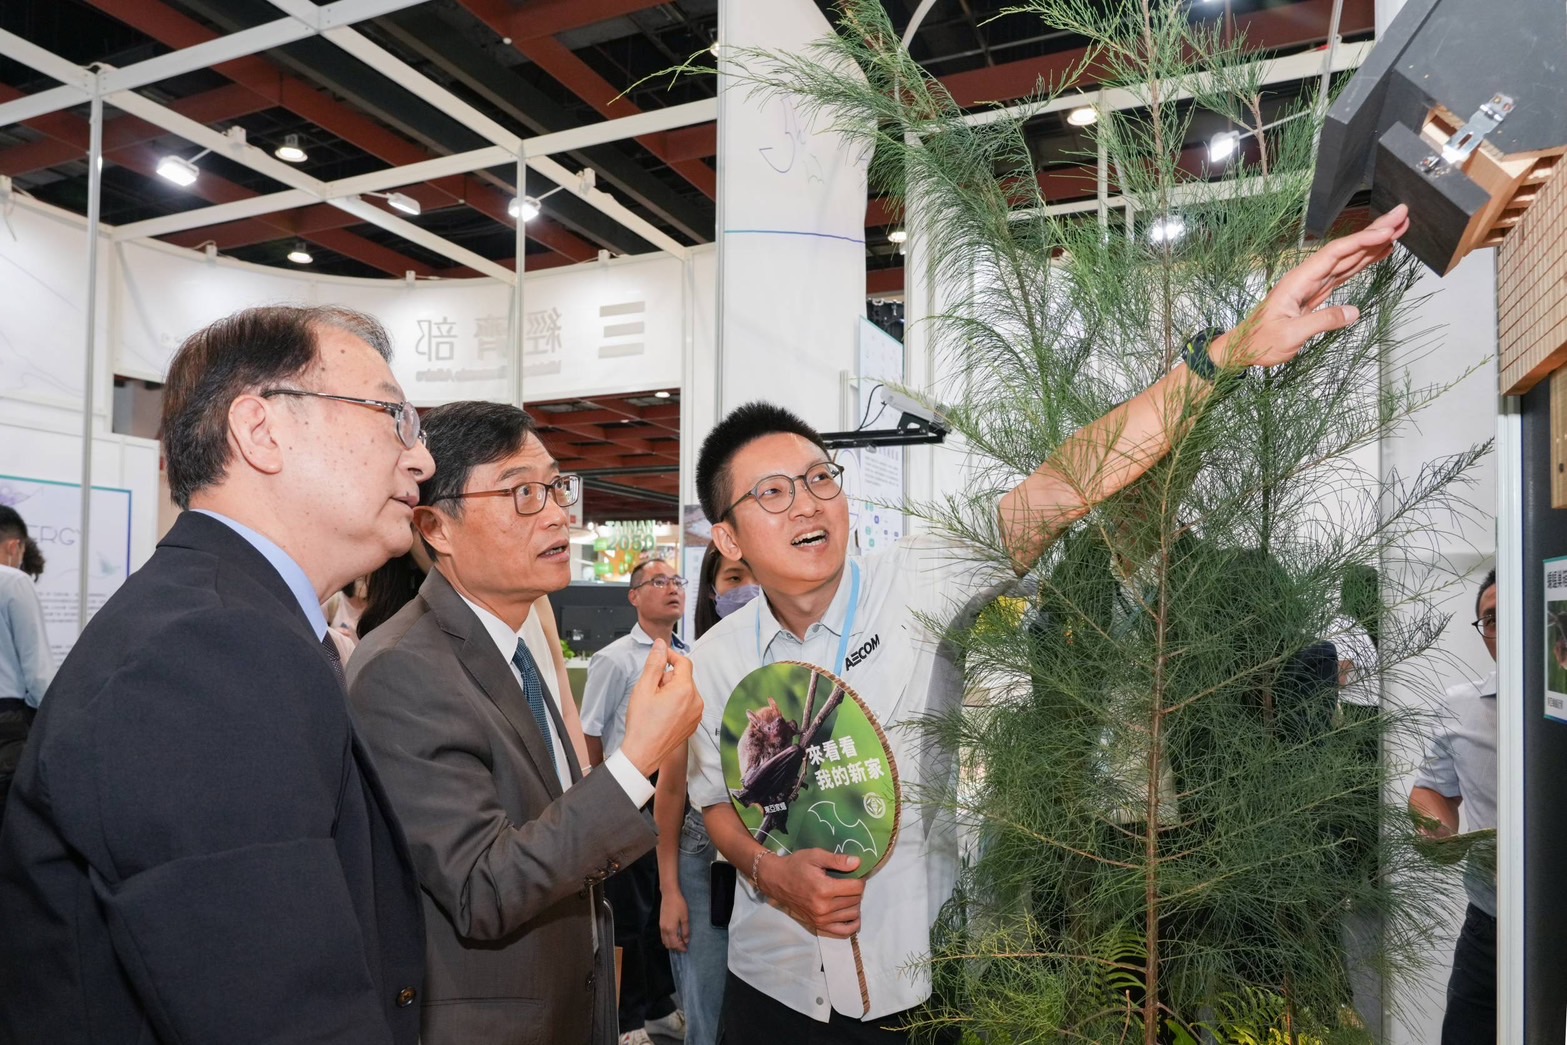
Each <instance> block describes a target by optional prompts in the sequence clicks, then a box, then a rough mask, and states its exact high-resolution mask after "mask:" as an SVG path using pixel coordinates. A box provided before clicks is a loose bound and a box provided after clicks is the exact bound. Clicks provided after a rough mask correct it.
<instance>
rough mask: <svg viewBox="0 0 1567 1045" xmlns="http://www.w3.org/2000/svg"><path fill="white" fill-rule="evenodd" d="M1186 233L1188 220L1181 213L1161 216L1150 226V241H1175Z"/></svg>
mask: <svg viewBox="0 0 1567 1045" xmlns="http://www.w3.org/2000/svg"><path fill="white" fill-rule="evenodd" d="M1184 235H1186V222H1184V221H1182V220H1181V217H1180V215H1178V214H1170V215H1166V216H1165V217H1163V218H1159V219H1158V220H1157V221H1155V222H1154V223H1153V224H1152V225H1150V226H1148V241H1149V242H1150V243H1166V244H1168V243H1174V242H1175V241H1176V240H1178V239H1180V238H1181V237H1182V236H1184Z"/></svg>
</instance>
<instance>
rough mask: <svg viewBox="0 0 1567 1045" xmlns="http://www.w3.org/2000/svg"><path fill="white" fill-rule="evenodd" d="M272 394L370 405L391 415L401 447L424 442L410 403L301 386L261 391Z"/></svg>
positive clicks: (409, 447) (264, 393) (265, 397)
mask: <svg viewBox="0 0 1567 1045" xmlns="http://www.w3.org/2000/svg"><path fill="white" fill-rule="evenodd" d="M273 396H309V397H311V398H313V399H331V400H333V401H334V402H338V403H353V404H354V405H355V406H372V407H375V408H376V409H377V410H385V411H386V412H387V413H389V414H391V415H392V420H393V421H394V422H396V425H397V441H398V442H400V443H402V444H403V449H405V450H412V449H413V448H414V444H415V443H422V442H424V431H423V430H422V429H421V428H420V427H419V411H417V410H415V409H414V407H413V404H412V403H408V402H402V403H388V402H386V401H385V400H383V399H357V398H355V397H354V396H337V395H330V394H328V393H326V392H306V391H305V390H304V389H302V388H269V389H267V390H266V391H265V392H262V393H261V398H262V399H271V398H272V397H273Z"/></svg>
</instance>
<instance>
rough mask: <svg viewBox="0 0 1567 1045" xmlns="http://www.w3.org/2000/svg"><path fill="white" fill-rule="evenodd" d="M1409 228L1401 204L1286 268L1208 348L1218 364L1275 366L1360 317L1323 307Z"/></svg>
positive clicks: (1349, 311) (1346, 307) (1347, 310)
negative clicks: (1243, 318) (1243, 316)
mask: <svg viewBox="0 0 1567 1045" xmlns="http://www.w3.org/2000/svg"><path fill="white" fill-rule="evenodd" d="M1408 229H1409V208H1408V207H1406V206H1404V205H1403V204H1402V203H1401V204H1399V205H1398V206H1396V207H1394V208H1393V209H1392V210H1390V211H1388V212H1387V213H1386V214H1384V215H1382V216H1381V217H1380V218H1378V219H1377V220H1376V221H1373V222H1372V223H1371V224H1370V225H1367V226H1366V227H1365V228H1363V229H1361V230H1360V231H1359V232H1356V233H1352V234H1350V235H1348V236H1341V237H1339V238H1338V239H1336V240H1333V241H1332V242H1331V243H1328V244H1325V245H1324V246H1322V247H1321V248H1319V249H1318V250H1317V251H1316V252H1315V253H1313V254H1312V255H1311V257H1309V258H1307V259H1306V260H1305V261H1303V262H1301V263H1300V264H1299V265H1296V266H1295V267H1294V268H1292V269H1290V270H1289V272H1287V273H1285V274H1284V277H1283V278H1282V279H1280V280H1279V281H1278V283H1276V284H1275V285H1274V287H1273V289H1272V290H1270V291H1269V292H1268V296H1267V297H1266V298H1264V299H1263V301H1262V304H1260V305H1258V306H1257V308H1256V309H1255V310H1254V311H1253V312H1252V314H1251V315H1250V316H1248V317H1247V318H1246V321H1245V322H1243V323H1242V324H1241V325H1240V326H1238V327H1236V328H1235V329H1234V330H1232V331H1230V332H1229V333H1227V334H1224V335H1222V336H1220V337H1217V338H1215V339H1214V340H1213V342H1212V343H1211V344H1210V345H1209V346H1208V354H1209V355H1210V356H1212V357H1213V361H1214V362H1215V363H1218V364H1219V365H1220V366H1222V367H1246V366H1277V365H1278V364H1280V363H1285V362H1288V361H1289V360H1291V359H1293V358H1295V355H1296V353H1298V352H1299V351H1300V350H1301V347H1302V346H1304V345H1305V344H1306V342H1307V341H1310V340H1311V339H1312V338H1313V337H1316V336H1317V335H1318V334H1323V333H1326V332H1328V331H1329V330H1339V329H1341V328H1343V327H1347V326H1349V325H1350V324H1351V323H1353V322H1355V320H1357V319H1359V318H1360V310H1359V309H1357V308H1355V306H1353V305H1335V306H1333V307H1331V308H1323V307H1322V304H1323V302H1325V301H1327V299H1328V297H1329V295H1331V294H1332V293H1333V292H1334V291H1335V290H1337V289H1338V288H1339V287H1341V286H1343V285H1344V284H1345V283H1347V282H1348V281H1349V280H1350V279H1352V278H1354V277H1355V276H1356V275H1358V274H1359V273H1361V272H1363V271H1364V270H1365V269H1367V268H1368V267H1370V266H1371V265H1374V264H1376V263H1377V262H1379V261H1381V260H1382V259H1383V258H1386V257H1387V256H1388V255H1389V254H1391V253H1393V245H1394V244H1395V243H1397V242H1398V238H1399V237H1400V236H1402V235H1403V234H1404V233H1405V232H1406V231H1408Z"/></svg>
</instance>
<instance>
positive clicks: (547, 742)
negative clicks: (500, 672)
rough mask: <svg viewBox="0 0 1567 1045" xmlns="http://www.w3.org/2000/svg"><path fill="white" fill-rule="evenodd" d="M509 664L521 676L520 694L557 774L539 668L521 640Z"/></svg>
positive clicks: (552, 767) (558, 769) (552, 739)
mask: <svg viewBox="0 0 1567 1045" xmlns="http://www.w3.org/2000/svg"><path fill="white" fill-rule="evenodd" d="M511 662H512V663H513V664H515V665H517V671H518V673H519V674H520V675H522V692H523V695H524V696H526V697H527V698H528V710H529V711H531V712H533V721H535V722H537V723H538V724H539V735H540V736H542V737H543V738H544V749H545V750H546V751H548V752H549V753H550V768H551V769H553V770H555V772H556V773H559V772H560V766H558V765H556V763H555V740H554V736H553V734H551V733H550V720H549V713H548V712H546V711H545V710H544V682H543V680H542V679H540V678H539V668H538V665H537V664H535V663H534V662H533V654H531V653H529V652H528V647H527V646H526V645H524V644H523V642H522V640H521V639H518V640H517V652H516V653H514V654H512V658H511Z"/></svg>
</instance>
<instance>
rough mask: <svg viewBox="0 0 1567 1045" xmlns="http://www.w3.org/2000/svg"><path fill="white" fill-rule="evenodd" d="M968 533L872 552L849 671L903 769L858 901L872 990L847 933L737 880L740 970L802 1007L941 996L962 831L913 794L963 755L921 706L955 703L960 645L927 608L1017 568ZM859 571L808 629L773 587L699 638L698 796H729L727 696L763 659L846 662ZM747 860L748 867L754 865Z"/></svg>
mask: <svg viewBox="0 0 1567 1045" xmlns="http://www.w3.org/2000/svg"><path fill="white" fill-rule="evenodd" d="M971 554H972V553H970V552H968V551H967V550H966V549H964V548H963V547H962V546H960V545H957V544H954V543H953V542H951V541H948V540H945V539H943V538H940V537H937V536H934V535H929V534H927V535H922V536H918V537H908V538H905V539H903V540H902V541H900V542H898V544H897V545H895V546H894V547H892V548H890V549H888V550H887V551H885V552H878V553H876V554H874V555H869V556H865V557H863V558H860V559H859V560H858V561H859V563H860V571H861V581H860V599H859V607H858V610H857V612H856V614H855V620H854V629H853V633H852V634H851V635H850V636H849V643H848V654H847V666H846V668H845V671H844V678H845V680H846V681H847V682H848V683H849V684H850V685H851V686H853V687H854V689H855V692H857V693H858V694H859V695H860V699H861V700H863V701H864V702H865V704H866V706H867V707H869V708H870V710H871V713H872V714H874V715H875V716H876V718H877V720H878V721H879V722H880V723H881V725H882V728H883V730H884V731H885V732H886V734H887V740H888V746H889V749H890V751H891V753H892V757H893V760H894V762H896V764H897V768H898V774H899V777H900V779H901V781H902V794H903V802H902V807H901V810H902V811H901V814H900V815H901V820H900V823H899V827H898V840H897V844H896V846H895V847H894V848H893V850H892V854H891V855H890V856H889V857H887V860H886V862H885V863H883V864H882V866H881V867H880V868H879V869H878V870H877V871H876V873H875V874H874V875H872V876H871V877H870V879H869V880H868V881H867V882H866V883H865V895H864V899H863V901H862V903H861V906H860V917H861V928H860V932H859V946H860V953H861V956H862V958H863V960H864V965H865V975H866V982H867V985H868V986H869V989H870V1001H871V1004H870V1009H869V1010H868V1011H867V1010H865V1009H864V1007H863V1006H862V1004H861V1001H860V991H859V985H858V979H857V975H856V971H855V965H854V955H853V951H852V948H851V946H850V944H849V941H848V940H834V939H827V938H819V937H817V936H815V935H814V934H812V933H811V932H809V931H808V930H806V929H805V928H804V927H803V926H802V925H800V923H798V922H796V921H795V920H794V919H793V918H791V917H790V916H789V915H787V914H785V913H784V912H783V911H781V910H779V909H778V908H777V907H773V906H771V905H769V904H768V903H767V902H766V901H765V900H764V899H763V898H762V897H760V896H759V895H758V894H757V893H756V892H755V891H754V890H753V889H752V888H751V884H750V882H749V881H748V880H747V879H746V877H745V873H742V874H741V875H740V880H741V883H742V884H741V885H739V886H738V887H737V889H736V890H735V909H734V915H733V917H732V919H731V920H730V923H729V970H730V971H731V972H733V973H734V974H735V975H736V976H738V977H740V979H742V980H744V981H745V982H746V983H748V984H750V985H751V986H752V987H754V988H756V989H757V990H759V991H762V992H763V993H765V994H768V995H770V996H771V997H774V998H777V999H778V1000H779V1001H781V1002H783V1003H784V1004H785V1005H788V1006H789V1007H790V1008H792V1009H794V1010H795V1011H797V1012H802V1013H805V1014H806V1015H808V1016H811V1017H812V1018H814V1019H817V1020H821V1021H823V1022H825V1021H826V1020H827V1019H828V1017H829V1015H830V1014H831V1012H832V1011H833V1010H836V1011H838V1012H840V1013H843V1014H845V1015H847V1016H851V1017H853V1018H856V1019H867V1020H869V1019H875V1018H878V1017H881V1016H886V1015H888V1014H890V1013H894V1012H900V1011H902V1010H904V1009H908V1008H911V1007H913V1006H915V1005H918V1004H919V1003H920V1002H922V1001H924V1000H925V999H926V998H928V997H929V996H930V972H929V968H928V966H927V964H926V962H925V959H927V958H928V957H929V953H930V928H931V926H932V925H933V924H934V923H935V921H936V915H937V914H938V913H939V912H940V910H941V908H942V905H943V904H945V903H946V902H947V900H948V898H949V897H950V896H951V895H952V889H953V885H954V884H955V882H956V879H957V870H958V839H957V832H956V829H955V827H954V826H953V824H952V822H951V817H941V816H938V815H937V814H936V812H935V811H934V810H932V809H930V808H928V807H926V806H924V805H922V804H921V803H920V802H919V801H918V800H917V799H916V798H915V797H914V796H916V795H917V794H919V793H920V790H921V788H922V787H926V786H931V785H937V784H940V783H942V782H944V781H947V780H950V779H951V775H952V774H953V773H954V772H955V771H956V763H955V761H954V760H953V759H952V757H951V756H950V754H948V753H945V752H942V751H940V750H938V749H935V748H934V747H933V746H932V745H931V744H929V743H926V742H925V740H924V737H923V735H922V733H921V731H920V729H919V726H918V719H920V718H921V717H923V716H926V715H931V714H939V713H941V712H944V711H949V710H951V709H952V708H954V707H956V706H957V705H958V703H959V701H960V700H961V698H962V680H961V676H960V673H959V670H958V666H957V664H956V663H955V662H954V660H953V659H952V651H951V650H950V649H944V648H942V647H941V646H940V636H939V635H937V634H935V633H933V632H932V630H931V629H930V628H929V627H928V626H927V624H926V623H925V622H926V621H927V620H935V621H943V622H947V621H953V620H956V619H958V618H959V617H961V616H963V615H964V614H966V613H969V612H974V611H976V610H977V609H978V608H979V607H980V606H982V605H984V604H985V603H986V602H989V601H990V600H991V599H992V598H994V597H995V595H996V594H998V593H999V592H1000V591H1001V590H1002V589H1003V588H1004V587H1005V586H1006V585H1008V584H1009V583H1011V582H1012V581H1013V579H1014V578H1013V576H1012V573H1011V571H1010V570H1008V569H1006V568H1005V567H1003V566H1000V565H997V564H987V563H981V562H976V561H975V560H974V559H973V558H972V557H971ZM849 577H850V571H849V570H848V568H847V567H846V568H845V569H844V573H843V578H842V579H841V580H840V582H839V585H838V591H837V594H836V595H834V597H833V600H832V603H831V604H830V605H829V606H828V607H827V611H826V612H825V613H824V614H823V615H822V619H821V620H820V621H819V622H818V623H816V624H812V625H811V626H810V627H809V628H808V629H807V630H806V635H805V641H804V642H801V641H800V640H799V639H797V638H795V636H794V635H792V634H791V633H790V632H788V631H787V630H785V629H784V628H783V627H782V626H780V625H779V623H778V621H777V620H776V618H774V616H773V614H772V610H771V608H770V607H769V606H768V603H767V599H766V598H759V599H753V600H752V601H751V602H750V603H748V604H747V605H745V606H744V607H742V608H741V609H739V610H737V611H736V612H734V613H732V614H730V615H729V616H728V617H726V618H724V619H723V620H721V621H719V622H718V624H716V625H714V627H713V628H712V630H711V631H709V632H708V633H707V634H706V635H704V636H703V637H702V638H701V640H699V641H698V642H697V643H696V646H695V647H694V648H693V650H692V653H691V661H692V664H693V666H694V668H695V672H696V682H697V688H698V689H699V690H700V692H701V694H702V701H703V704H704V710H703V716H702V728H701V730H700V731H698V733H697V734H696V736H694V737H692V738H691V746H690V750H691V758H690V765H689V777H690V781H689V784H688V788H689V793H690V796H691V802H692V804H693V805H696V806H698V807H699V808H706V807H708V806H713V805H720V804H727V803H728V802H729V791H728V788H727V787H726V785H725V783H724V773H723V767H722V764H721V763H720V760H719V751H718V735H719V728H720V725H721V723H722V721H723V714H724V706H725V705H726V704H727V703H728V701H729V697H730V694H732V693H733V692H734V689H735V686H736V685H738V684H739V682H740V680H741V679H743V678H745V676H746V675H748V674H750V673H751V672H752V671H753V670H755V669H756V668H759V667H761V666H763V665H765V664H773V663H776V662H778V661H782V660H802V661H807V662H809V663H812V664H817V665H820V666H822V667H825V668H828V669H829V670H831V669H833V668H835V667H836V664H835V661H836V658H837V653H838V645H839V636H840V634H841V632H842V629H843V624H844V620H845V617H846V615H847V613H848V603H849V591H850V587H851V584H850V579H849ZM746 870H748V869H743V871H746Z"/></svg>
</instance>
